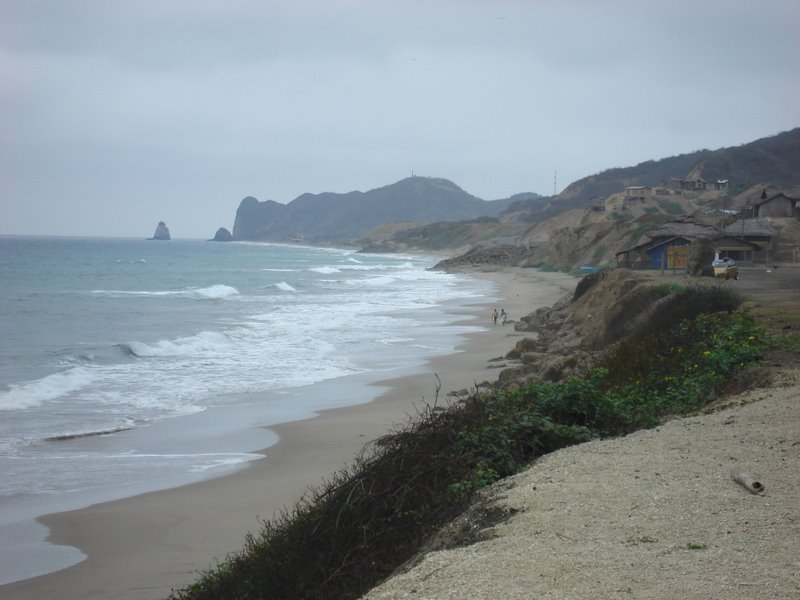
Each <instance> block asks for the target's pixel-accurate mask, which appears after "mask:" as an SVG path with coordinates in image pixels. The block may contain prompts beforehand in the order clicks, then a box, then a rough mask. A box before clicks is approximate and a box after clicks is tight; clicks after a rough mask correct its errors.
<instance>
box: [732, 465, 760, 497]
mask: <svg viewBox="0 0 800 600" xmlns="http://www.w3.org/2000/svg"><path fill="white" fill-rule="evenodd" d="M731 478H732V479H733V480H734V481H735V482H736V483H738V484H739V485H741V486H742V487H743V488H744V489H746V490H747V491H748V492H750V493H751V494H755V495H756V496H763V495H764V494H765V493H766V490H765V489H764V484H762V483H761V482H760V481H755V480H754V479H753V478H752V477H750V475H748V474H747V473H742V472H741V471H731Z"/></svg>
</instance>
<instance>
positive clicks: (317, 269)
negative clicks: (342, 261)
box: [309, 267, 341, 275]
mask: <svg viewBox="0 0 800 600" xmlns="http://www.w3.org/2000/svg"><path fill="white" fill-rule="evenodd" d="M309 271H313V272H314V273H321V274H323V275H332V274H333V273H341V271H340V270H339V269H337V268H335V267H314V268H311V269H309Z"/></svg>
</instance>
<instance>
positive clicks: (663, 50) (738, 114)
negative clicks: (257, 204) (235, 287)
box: [0, 0, 800, 237]
mask: <svg viewBox="0 0 800 600" xmlns="http://www.w3.org/2000/svg"><path fill="white" fill-rule="evenodd" d="M564 4H566V6H564ZM750 4H751V3H749V2H730V1H722V0H719V1H706V2H702V1H701V2H693V3H689V2H672V3H669V4H667V3H649V2H628V1H617V2H612V3H596V2H588V1H574V2H569V3H563V2H555V1H552V2H551V1H542V2H523V1H514V0H503V1H499V2H488V1H479V0H472V1H463V0H462V1H460V2H455V1H439V2H427V3H423V2H417V1H410V2H399V1H385V2H369V3H367V2H363V1H357V0H349V1H346V0H337V1H328V2H322V1H321V0H316V1H308V0H306V1H301V2H292V3H289V2H256V1H255V0H253V1H244V0H236V1H232V2H211V1H210V0H201V1H192V2H189V1H188V0H186V1H175V2H169V3H161V2H154V1H137V2H133V1H130V0H116V1H115V2H105V1H100V0H83V1H79V2H69V3H67V2H58V1H56V0H38V1H36V0H25V1H9V0H2V1H0V69H2V72H3V82H2V83H0V135H1V136H2V137H0V186H1V187H0V211H2V212H1V213H0V216H1V217H2V218H0V233H43V234H55V233H63V234H77V235H92V234H93V235H104V234H110V235H134V236H140V235H142V234H148V235H149V234H150V233H152V232H151V231H150V229H152V227H153V225H154V223H155V222H157V221H158V220H165V221H167V223H168V224H169V226H170V229H171V230H172V232H173V234H174V235H176V236H177V237H207V236H210V235H211V234H212V233H213V231H214V230H215V229H216V228H217V227H219V226H228V227H230V226H231V225H232V220H233V214H234V212H235V209H236V206H237V205H238V202H239V200H240V199H241V198H242V197H243V196H245V195H255V196H257V197H259V198H260V199H267V198H271V199H274V200H278V201H281V202H288V201H290V200H291V199H293V198H294V197H296V196H297V195H299V194H301V193H303V192H306V191H311V192H321V191H339V192H345V191H350V190H353V189H369V188H371V187H375V186H379V185H384V184H387V183H391V182H393V181H396V180H397V179H400V178H402V177H404V176H406V175H409V174H410V173H411V171H412V170H414V171H415V172H416V173H418V174H425V175H435V176H440V177H447V178H450V179H452V180H453V181H455V182H456V183H458V184H459V185H461V186H462V187H464V188H465V189H466V190H467V191H469V192H471V193H474V194H476V195H478V196H481V197H483V198H487V199H491V198H499V197H504V196H508V195H510V194H512V193H516V192H520V191H536V192H539V193H543V194H547V193H551V192H552V186H553V172H554V171H555V170H556V169H557V170H558V180H559V188H562V187H563V186H565V185H566V184H568V183H569V182H570V181H572V180H574V179H577V178H580V177H583V176H585V175H589V174H592V173H595V172H597V171H600V170H602V169H604V168H608V167H614V166H626V165H630V164H635V163H637V162H640V161H643V160H648V159H653V158H661V157H663V156H668V155H672V154H677V153H682V152H690V151H693V150H696V149H699V148H703V147H709V148H716V147H721V146H726V145H737V144H740V143H744V142H748V141H751V140H753V139H756V138H758V137H763V136H766V135H772V134H774V133H778V132H780V131H784V130H787V129H791V128H793V127H795V126H797V125H798V116H800V115H798V110H797V106H800V80H798V77H797V73H798V72H800V69H798V67H800V47H798V46H800V42H798V38H797V36H796V35H795V33H794V31H793V28H794V27H796V24H797V23H798V22H800V7H798V5H797V4H796V2H794V1H792V2H784V1H779V0H768V1H767V2H762V3H759V5H758V6H751V5H750ZM48 219H49V221H48Z"/></svg>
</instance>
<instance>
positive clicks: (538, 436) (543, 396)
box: [171, 286, 769, 600]
mask: <svg viewBox="0 0 800 600" xmlns="http://www.w3.org/2000/svg"><path fill="white" fill-rule="evenodd" d="M656 287H657V288H659V287H660V288H661V289H657V291H654V292H647V293H648V294H654V297H656V296H657V301H658V302H662V303H663V306H664V307H666V308H665V309H664V310H666V311H667V313H668V315H667V316H666V317H664V316H663V315H662V316H658V317H656V316H654V315H653V316H651V318H650V319H652V323H651V322H649V321H650V319H648V321H647V322H645V321H643V322H642V323H641V324H640V327H639V329H638V330H637V331H639V333H637V334H636V335H631V336H628V337H627V338H624V339H623V340H622V341H621V342H619V343H618V344H617V345H616V346H615V348H614V350H613V351H612V352H610V353H609V354H608V355H607V357H606V358H605V359H604V360H603V361H602V362H600V363H598V364H597V366H596V367H595V368H594V369H592V370H591V371H590V372H589V373H588V374H587V376H586V377H583V378H573V379H570V380H568V381H564V382H561V383H547V382H540V383H535V384H532V385H527V386H524V387H520V388H518V389H512V390H504V391H494V392H491V393H488V394H478V393H476V394H474V395H472V396H470V397H469V398H465V399H460V400H458V401H457V402H455V403H454V404H452V405H451V406H449V407H447V408H446V409H441V408H436V407H433V408H426V409H425V410H424V411H423V412H422V413H421V414H420V415H418V416H417V417H416V418H415V419H414V420H412V421H411V422H409V423H408V424H407V425H406V426H404V427H402V428H400V429H399V430H397V431H394V432H392V433H391V434H389V435H387V436H385V437H383V438H381V439H379V440H377V441H375V442H373V443H372V444H370V445H369V446H368V447H367V448H366V449H365V451H364V452H363V453H362V454H361V455H360V456H359V457H358V458H357V459H356V460H355V462H354V463H353V464H352V465H351V466H349V467H347V468H345V469H343V470H341V471H339V472H337V473H336V474H334V475H333V476H332V477H331V478H330V480H329V481H327V482H326V483H324V484H323V485H322V486H321V487H320V488H318V489H316V490H314V491H313V492H312V493H311V494H310V495H309V496H308V497H307V498H306V499H305V500H304V501H303V502H301V503H299V504H297V505H296V506H295V507H294V508H293V509H292V510H291V511H290V512H287V513H285V514H284V515H282V516H281V517H279V518H278V519H276V520H274V521H270V522H266V523H264V524H263V528H262V530H261V532H260V533H259V534H258V535H251V536H248V537H247V539H246V542H245V546H244V548H243V550H242V551H241V552H239V553H237V554H235V555H231V556H229V557H228V558H227V559H226V560H225V562H223V563H222V564H220V565H219V566H218V567H217V568H216V569H212V570H210V571H208V572H206V573H205V574H204V576H203V577H202V578H201V579H199V580H198V581H197V582H195V583H194V584H192V585H191V586H189V587H187V588H185V589H184V590H180V591H175V592H173V594H172V596H171V598H173V599H181V600H189V599H192V600H198V599H211V598H214V599H224V598H230V599H234V598H235V599H248V598H254V599H255V598H281V599H285V600H291V599H295V598H296V599H300V598H303V599H328V598H337V599H348V598H358V597H359V596H361V595H362V594H364V593H365V592H366V591H367V590H369V589H370V588H371V587H373V586H374V585H375V584H377V583H378V582H379V581H381V580H382V579H383V578H385V577H387V576H388V575H390V574H391V573H392V572H393V571H394V570H395V569H396V568H397V567H398V566H399V565H401V564H402V563H404V562H405V561H407V560H408V559H409V558H411V557H412V556H413V555H414V554H415V553H416V552H417V551H418V549H419V548H420V547H421V546H422V545H423V544H424V543H425V542H426V541H427V540H428V539H430V537H431V536H432V535H433V534H434V533H435V532H436V531H437V530H439V529H440V528H441V527H442V526H443V525H445V524H447V523H449V522H450V521H451V520H452V519H454V517H456V516H457V515H458V514H460V513H462V512H463V511H464V510H465V509H466V508H467V507H468V506H469V504H470V502H471V501H472V499H473V498H474V496H475V492H476V491H477V490H479V489H481V488H482V487H484V486H486V485H488V484H491V483H493V482H495V481H497V480H498V479H500V478H502V477H505V476H507V475H510V474H513V473H516V472H518V471H519V470H521V469H523V468H525V467H526V466H527V465H528V464H529V463H530V462H531V461H532V460H533V459H535V458H536V457H538V456H541V455H543V454H546V453H548V452H552V451H554V450H556V449H559V448H563V447H565V446H568V445H572V444H576V443H580V442H583V441H586V440H589V439H593V438H598V437H606V436H613V435H618V434H624V433H627V432H630V431H633V430H635V429H639V428H641V427H649V426H652V425H655V424H657V423H659V422H660V420H661V419H662V418H663V417H664V416H666V415H671V414H676V413H686V412H690V411H695V410H697V409H698V408H699V407H702V406H704V405H705V404H707V403H708V402H710V401H711V400H713V398H714V396H715V394H716V393H717V392H718V391H719V390H720V389H721V388H722V386H723V385H724V383H725V381H726V380H727V379H728V378H729V377H730V376H731V375H732V373H734V372H737V371H740V370H742V369H743V368H744V367H745V366H746V365H748V364H750V363H753V362H755V361H757V360H758V359H759V357H760V356H761V354H762V352H763V351H764V349H765V348H766V347H767V346H768V344H769V340H768V337H767V335H766V332H765V331H764V330H763V329H762V328H760V327H759V326H758V325H757V324H756V322H755V321H754V319H753V318H752V317H751V316H750V315H749V314H748V313H747V312H733V308H732V305H731V303H732V302H734V301H735V298H730V297H728V296H726V295H725V294H726V293H725V291H724V290H723V289H721V288H715V289H714V290H710V291H709V290H693V291H690V292H689V294H692V295H690V296H682V294H684V290H678V291H675V290H673V289H671V288H669V287H662V286H656ZM690 298H691V300H690ZM721 308H722V310H721V311H720V309H721ZM703 311H710V314H709V312H703ZM641 332H644V333H641ZM635 542H636V543H653V542H655V540H654V539H652V538H649V537H648V536H642V537H640V538H637V539H636V540H635Z"/></svg>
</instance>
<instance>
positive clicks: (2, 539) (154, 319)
mask: <svg viewBox="0 0 800 600" xmlns="http://www.w3.org/2000/svg"><path fill="white" fill-rule="evenodd" d="M433 264H435V259H433V258H431V257H423V256H397V255H376V254H360V253H356V252H353V251H350V250H341V249H328V248H316V247H305V246H300V245H276V244H255V243H213V242H206V241H200V240H171V241H168V242H159V241H149V240H136V239H105V238H43V237H11V236H0V281H2V285H1V286H0V583H8V582H10V581H14V580H18V579H22V578H26V577H30V576H33V575H36V574H40V573H43V572H47V571H50V570H54V569H56V568H61V567H63V566H66V565H68V564H73V563H75V562H77V561H78V560H80V559H81V558H82V555H81V553H80V552H79V551H78V550H77V549H74V548H65V547H57V546H52V545H50V544H47V543H45V542H44V541H43V540H44V538H45V536H46V534H47V531H46V529H45V528H44V527H43V526H41V525H38V524H36V523H35V522H34V519H35V518H36V517H38V516H41V515H43V514H49V513H53V512H60V511H64V510H71V509H75V508H80V507H83V506H88V505H90V504H94V503H97V502H101V501H107V500H112V499H117V498H121V497H127V496H131V495H135V494H139V493H143V492H146V491H152V490H156V489H164V488H167V487H173V486H176V485H184V484H187V483H191V482H194V481H198V480H201V479H204V478H208V477H215V476H220V475H224V474H226V473H230V472H231V471H232V470H234V469H237V468H241V467H242V466H244V465H245V464H246V463H247V462H248V461H251V460H255V459H257V458H259V457H261V456H262V455H263V453H261V452H260V451H261V450H263V449H264V448H267V447H268V446H269V445H271V444H273V443H275V441H276V436H275V435H274V434H272V433H271V432H270V431H269V430H267V429H265V428H264V427H263V426H265V425H270V424H276V423H281V422H287V421H292V420H296V419H300V418H308V417H310V416H313V415H314V414H315V413H316V412H318V411H319V410H322V409H326V408H333V407H336V406H344V405H348V404H356V403H359V402H366V401H369V400H370V399H371V397H374V395H376V394H377V391H376V389H372V390H371V391H365V390H366V384H369V383H374V382H375V381H379V380H382V379H389V378H393V377H397V376H401V375H403V374H407V373H409V372H411V371H413V370H415V369H419V368H420V366H421V365H422V364H423V363H424V361H425V360H426V359H428V358H430V357H432V356H435V355H441V354H446V353H450V352H453V351H454V349H455V348H456V346H457V344H458V343H459V340H460V339H461V336H463V335H464V334H466V333H468V332H470V331H475V330H477V329H478V327H477V326H476V325H470V324H463V323H462V324H458V325H456V324H455V323H456V321H459V320H461V319H463V314H462V313H461V312H459V311H460V309H461V308H463V307H465V306H466V305H469V304H476V303H487V302H489V301H491V299H493V293H494V288H493V287H492V286H491V284H489V283H487V282H485V281H480V280H475V279H472V278H469V277H465V276H459V275H453V274H446V273H441V272H434V271H429V270H427V269H428V268H429V267H431V266H432V265H433ZM342 378H350V380H347V379H342ZM334 380H335V381H339V382H341V381H345V382H347V381H351V380H352V386H350V387H348V386H345V387H344V389H347V390H348V391H350V390H351V391H352V393H347V394H346V395H342V394H341V393H339V394H325V393H310V390H313V389H319V386H320V385H324V384H325V382H329V381H334ZM337 389H341V386H339V387H337Z"/></svg>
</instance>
